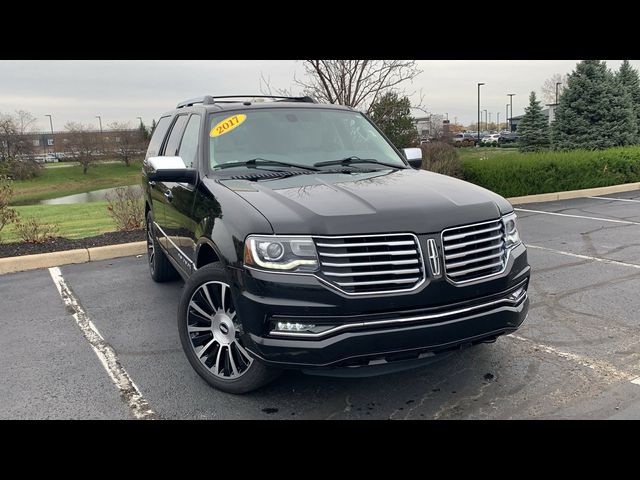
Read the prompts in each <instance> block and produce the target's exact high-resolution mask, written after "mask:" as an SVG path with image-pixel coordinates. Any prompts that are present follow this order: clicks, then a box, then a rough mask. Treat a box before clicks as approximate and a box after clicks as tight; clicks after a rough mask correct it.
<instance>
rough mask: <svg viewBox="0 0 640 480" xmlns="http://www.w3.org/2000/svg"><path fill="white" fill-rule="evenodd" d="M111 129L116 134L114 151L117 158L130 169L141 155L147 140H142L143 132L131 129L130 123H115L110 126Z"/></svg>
mask: <svg viewBox="0 0 640 480" xmlns="http://www.w3.org/2000/svg"><path fill="white" fill-rule="evenodd" d="M109 129H111V130H113V132H114V137H115V139H114V142H113V151H114V153H115V154H116V156H117V157H118V158H119V159H120V160H122V161H123V162H124V164H125V165H126V166H127V167H128V166H129V165H130V163H131V160H133V159H134V158H135V157H136V156H137V155H140V153H141V152H142V150H143V148H144V146H145V140H144V139H143V138H142V131H141V130H140V129H139V128H138V129H131V125H130V124H129V123H118V122H113V123H110V124H109Z"/></svg>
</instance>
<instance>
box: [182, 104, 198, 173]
mask: <svg viewBox="0 0 640 480" xmlns="http://www.w3.org/2000/svg"><path fill="white" fill-rule="evenodd" d="M199 137H200V115H191V117H190V118H189V123H187V127H186V128H185V129H184V135H182V142H180V149H179V150H178V155H179V156H180V157H182V160H183V161H184V164H185V165H186V166H187V168H193V167H194V165H195V166H197V162H196V155H197V154H198V138H199Z"/></svg>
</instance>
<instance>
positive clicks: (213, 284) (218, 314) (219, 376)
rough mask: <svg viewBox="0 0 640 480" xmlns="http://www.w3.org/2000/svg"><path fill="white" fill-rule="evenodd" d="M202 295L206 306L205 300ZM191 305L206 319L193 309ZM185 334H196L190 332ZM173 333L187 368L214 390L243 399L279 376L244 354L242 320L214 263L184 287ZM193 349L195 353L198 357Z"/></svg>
mask: <svg viewBox="0 0 640 480" xmlns="http://www.w3.org/2000/svg"><path fill="white" fill-rule="evenodd" d="M203 289H204V290H203ZM207 289H208V290H207ZM205 290H206V292H205V293H206V295H207V296H208V298H209V300H211V303H209V302H207V298H205V293H203V292H204V291H205ZM192 301H193V302H195V303H197V304H198V305H197V306H198V307H199V308H200V309H201V310H203V311H204V313H205V314H208V315H209V317H205V316H204V315H202V313H199V312H198V310H196V309H194V308H193V307H192V306H191V305H192V304H191V302H192ZM214 304H215V305H214ZM227 314H228V315H227ZM222 327H224V328H222ZM190 329H200V330H199V331H193V330H192V331H191V332H190V331H189V330H190ZM178 332H179V334H180V342H181V343H182V349H183V350H184V353H185V355H186V356H187V359H188V360H189V363H190V364H191V366H192V367H193V368H194V370H195V371H196V372H197V373H198V375H200V376H201V377H202V378H203V379H204V380H205V381H206V382H207V383H208V384H209V385H211V386H212V387H215V388H217V389H218V390H222V391H224V392H228V393H235V394H241V393H247V392H250V391H252V390H256V389H258V388H260V387H262V386H264V385H266V384H268V383H269V382H271V381H273V380H274V379H276V378H277V377H278V376H279V375H280V373H281V370H279V369H275V368H272V367H267V366H266V365H264V364H263V363H262V362H260V360H259V359H257V358H253V357H252V356H251V355H250V354H249V353H248V352H247V351H246V350H245V349H244V346H243V345H242V339H241V336H242V332H243V326H242V319H239V318H237V316H236V314H235V304H234V301H233V298H232V296H231V290H230V287H229V281H228V279H227V275H226V273H225V271H224V268H223V267H222V265H221V264H220V263H219V262H216V263H211V264H209V265H205V266H203V267H201V268H199V269H198V270H196V272H195V273H194V274H193V275H192V276H191V277H190V278H189V279H188V280H187V281H186V282H185V286H184V289H183V292H182V298H181V299H180V306H179V307H178ZM221 332H222V333H221ZM216 335H217V336H218V337H216ZM225 342H229V343H225ZM196 344H197V346H196ZM196 348H199V350H198V353H196ZM225 355H226V356H225ZM229 356H230V357H231V360H229ZM247 360H248V361H247ZM231 365H233V368H231ZM220 370H222V371H220ZM214 372H216V373H214ZM233 375H235V376H233Z"/></svg>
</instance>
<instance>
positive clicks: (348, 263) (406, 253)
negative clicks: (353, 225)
mask: <svg viewBox="0 0 640 480" xmlns="http://www.w3.org/2000/svg"><path fill="white" fill-rule="evenodd" d="M313 240H314V242H315V244H316V249H317V251H318V257H319V259H320V277H321V278H323V279H324V280H325V281H327V282H329V283H331V284H333V285H335V286H336V287H338V288H339V289H340V290H342V291H344V292H346V293H351V294H356V293H361V294H364V293H381V292H396V291H405V290H412V289H414V288H416V287H417V286H418V284H420V283H421V282H422V281H423V280H424V278H425V274H424V271H425V270H424V263H423V260H422V252H421V250H420V244H419V243H418V239H417V237H416V236H415V235H413V234H410V233H407V234H387V235H369V236H360V235H359V236H347V237H314V239H313Z"/></svg>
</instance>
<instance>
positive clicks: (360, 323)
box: [231, 245, 530, 370]
mask: <svg viewBox="0 0 640 480" xmlns="http://www.w3.org/2000/svg"><path fill="white" fill-rule="evenodd" d="M231 270H232V271H231V276H232V278H234V280H235V281H234V282H233V284H234V287H235V288H232V291H234V295H235V300H236V306H237V308H238V314H239V317H240V318H242V319H243V326H244V334H243V341H244V343H245V347H246V348H247V349H248V350H249V351H250V352H251V353H252V354H253V355H254V356H255V357H257V358H259V359H261V360H262V361H263V362H265V363H266V364H269V365H272V366H278V367H282V368H296V369H310V368H311V369H318V370H319V369H322V368H333V367H342V366H354V365H368V364H369V363H376V362H378V363H379V362H381V361H384V360H386V361H392V360H405V359H415V358H417V357H421V356H425V355H426V354H430V353H432V352H437V351H440V350H445V349H449V348H453V347H456V346H463V345H468V344H474V343H478V342H482V341H491V340H493V339H495V338H496V337H497V336H499V335H502V334H505V333H509V332H513V331H515V330H516V329H517V328H518V327H519V326H520V324H521V323H522V322H523V321H524V319H525V317H526V315H527V312H528V307H529V299H528V298H527V295H526V289H527V287H528V282H529V275H530V267H529V265H528V262H527V254H526V249H525V247H524V246H522V245H521V246H519V247H517V248H516V249H514V250H513V251H512V255H511V256H510V259H509V262H508V265H507V268H506V269H505V270H504V272H502V273H501V274H500V275H497V276H496V277H493V278H491V279H489V280H483V281H480V282H477V283H471V284H468V285H463V286H461V285H454V284H452V283H451V282H450V281H448V280H447V279H446V278H444V277H442V276H441V277H439V278H429V279H428V280H427V281H426V282H425V283H424V284H423V285H422V286H421V287H420V288H419V289H417V290H416V291H414V292H410V293H405V294H400V295H371V296H364V297H349V296H346V295H343V294H341V293H340V292H336V291H334V290H331V289H328V288H327V287H326V286H325V285H323V284H322V283H321V282H319V281H318V280H317V279H315V278H314V277H312V276H300V275H279V274H274V273H265V272H256V271H250V270H246V269H234V268H231ZM520 288H524V292H523V294H522V295H520V296H518V298H509V297H510V295H511V294H512V293H513V292H514V291H516V290H518V289H520ZM276 322H293V323H296V322H299V323H313V324H314V325H316V326H318V328H316V329H313V330H312V333H316V334H315V335H311V336H310V335H304V334H302V335H301V334H296V333H294V332H291V333H289V334H287V335H286V336H284V335H278V334H277V333H276V332H273V331H272V327H273V325H274V323H276ZM398 363H400V362H398Z"/></svg>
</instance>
